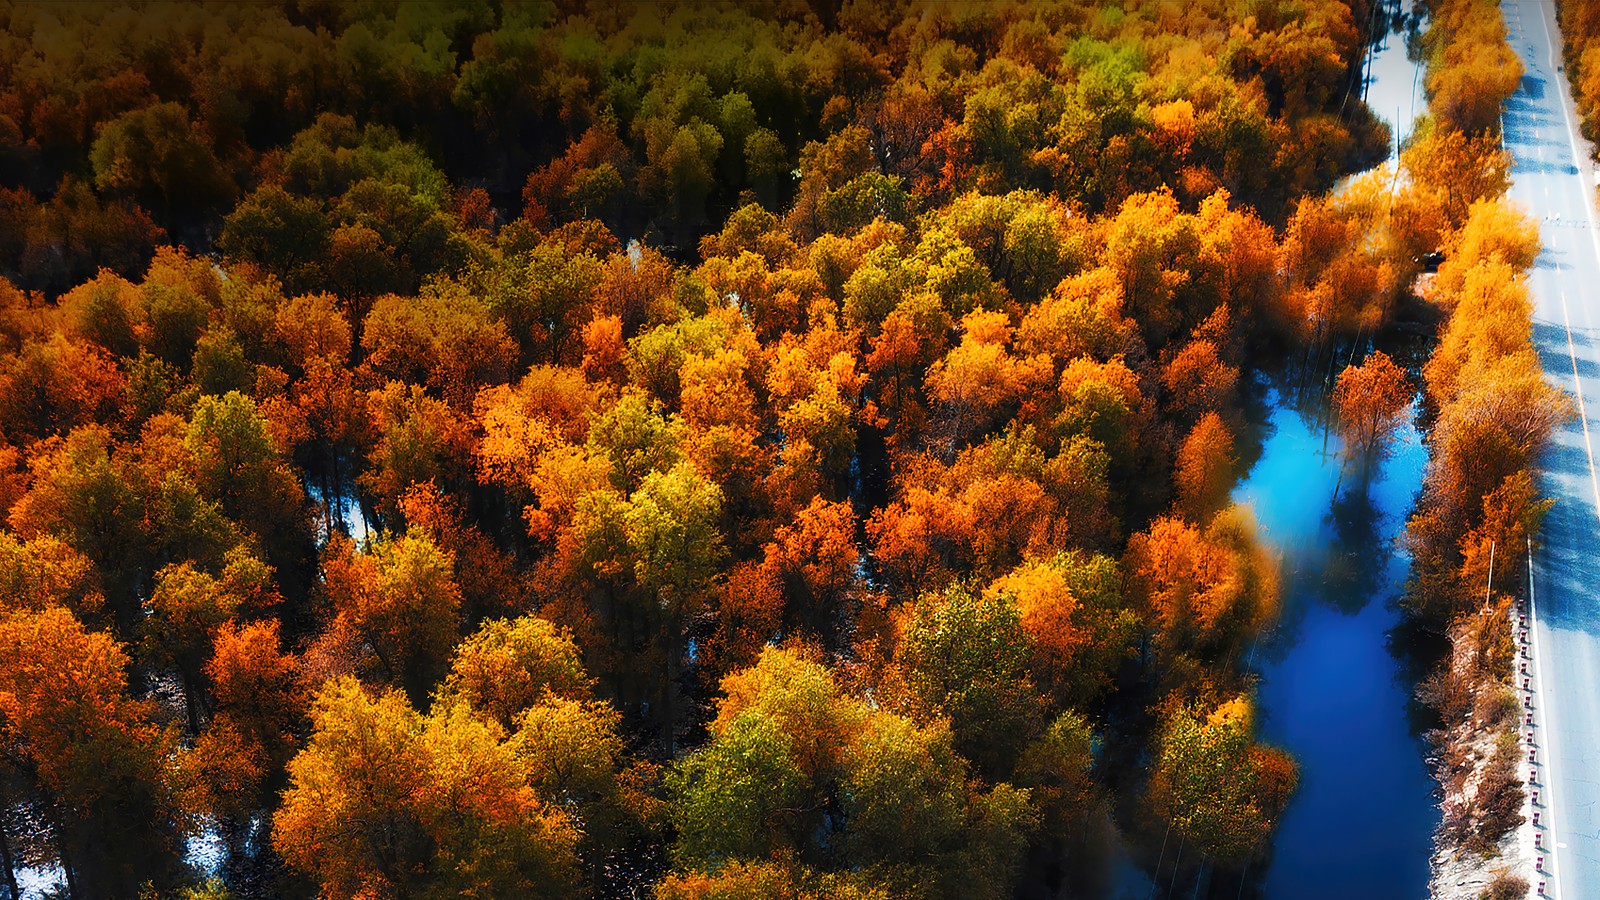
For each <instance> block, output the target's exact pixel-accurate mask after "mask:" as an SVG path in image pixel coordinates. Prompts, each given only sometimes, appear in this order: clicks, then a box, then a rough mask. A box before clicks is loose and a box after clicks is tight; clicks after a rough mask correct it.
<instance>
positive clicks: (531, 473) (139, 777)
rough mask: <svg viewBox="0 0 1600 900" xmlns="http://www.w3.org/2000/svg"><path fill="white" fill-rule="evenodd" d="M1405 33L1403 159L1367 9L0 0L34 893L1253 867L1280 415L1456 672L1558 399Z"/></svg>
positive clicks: (734, 883)
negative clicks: (1427, 451)
mask: <svg viewBox="0 0 1600 900" xmlns="http://www.w3.org/2000/svg"><path fill="white" fill-rule="evenodd" d="M1427 5H1428V7H1429V12H1430V13H1431V19H1430V22H1431V24H1429V26H1428V27H1427V29H1426V31H1425V32H1423V33H1416V30H1415V25H1416V23H1415V22H1414V21H1410V22H1409V24H1411V25H1412V26H1413V34H1412V36H1411V40H1412V41H1413V44H1414V47H1415V52H1416V53H1417V54H1419V55H1420V56H1421V57H1422V58H1424V59H1425V60H1426V61H1427V64H1428V73H1429V74H1428V84H1427V89H1428V92H1429V96H1430V98H1431V100H1432V106H1433V109H1434V113H1433V115H1432V116H1431V117H1424V118H1423V119H1422V120H1420V122H1419V124H1418V127H1417V128H1416V130H1415V132H1414V134H1413V137H1412V138H1411V139H1410V140H1409V141H1408V142H1407V144H1406V146H1405V147H1403V148H1402V151H1401V154H1400V158H1399V163H1398V167H1397V166H1396V165H1393V164H1391V165H1390V166H1387V167H1382V166H1381V165H1380V164H1382V163H1383V161H1384V160H1385V158H1386V157H1387V156H1388V154H1389V152H1390V140H1391V139H1390V133H1389V128H1388V127H1387V126H1386V125H1385V124H1383V123H1381V122H1380V121H1379V120H1378V119H1377V118H1376V117H1375V116H1374V115H1373V114H1372V112H1371V111H1370V110H1369V109H1368V108H1367V107H1366V105H1365V104H1364V103H1363V102H1362V100H1361V80H1362V71H1363V65H1364V63H1365V61H1366V57H1367V54H1368V51H1369V48H1370V46H1371V44H1372V42H1373V41H1374V40H1375V39H1376V38H1377V37H1379V36H1381V35H1382V34H1384V33H1385V32H1387V31H1389V30H1390V29H1391V27H1398V26H1399V25H1401V24H1405V22H1403V21H1401V20H1404V19H1405V17H1402V16H1399V15H1398V13H1396V12H1395V11H1394V10H1392V9H1389V8H1386V7H1380V6H1376V5H1374V3H1373V2H1372V0H1194V2H1187V0H1186V2H1183V3H1173V2H1166V0H1146V2H1127V3H1123V4H1119V5H1110V4H1102V3H1096V2H1088V0H1052V2H1015V3H1011V2H982V3H971V4H964V3H948V2H910V3H895V2H855V0H848V2H844V3H839V2H837V0H813V2H809V3H808V2H802V0H770V2H755V3H751V2H741V3H710V4H702V3H681V4H680V3H664V4H655V3H650V4H639V3H631V2H616V3H605V2H594V3H585V2H571V0H558V2H545V3H538V2H533V3H514V2H509V0H506V2H492V0H436V2H435V0H430V2H395V0H387V2H386V0H364V2H355V3H336V2H327V0H281V2H229V3H198V2H195V3H152V4H140V3H70V4H66V3H31V2H23V0H7V2H0V25H3V28H0V75H3V77H0V516H3V518H0V523H3V526H4V527H3V528H0V802H3V808H0V864H3V865H0V869H3V872H0V878H3V884H0V896H3V895H5V893H6V891H10V892H11V895H12V896H15V895H16V887H17V883H18V882H17V879H18V878H19V877H20V873H23V872H24V871H25V870H29V871H45V872H54V873H57V874H58V875H59V882H60V884H59V890H60V892H61V893H62V894H63V895H64V896H68V897H71V898H102V897H105V898H120V897H135V896H141V897H142V896H153V897H169V896H170V897H189V898H197V897H204V898H222V897H241V898H242V897H313V896H320V897H330V898H355V897H361V898H425V897H441V898H442V897H456V896H474V897H512V896H533V897H545V896H548V897H566V896H597V897H628V896H648V895H651V892H653V895H654V896H655V897H658V898H663V900H667V898H673V900H676V898H743V897H751V898H754V897H782V898H795V900H799V898H824V897H859V898H902V897H905V898H924V897H926V898H944V897H949V898H957V897H961V898H966V897H1011V896H1016V895H1018V893H1019V892H1031V893H1029V894H1028V895H1029V896H1063V897H1068V896H1092V895H1093V891H1094V890H1095V889H1096V885H1097V884H1098V882H1097V881H1096V878H1097V877H1098V876H1097V874H1096V873H1098V872H1099V870H1100V864H1101V862H1102V861H1103V860H1104V859H1105V857H1106V855H1107V854H1108V852H1109V848H1110V847H1111V846H1112V844H1113V843H1116V842H1119V841H1122V842H1126V843H1127V844H1128V845H1129V846H1130V847H1132V848H1133V850H1132V852H1133V854H1134V857H1135V859H1136V860H1138V861H1139V863H1140V864H1141V865H1144V866H1146V867H1148V866H1149V865H1150V864H1152V863H1155V862H1156V860H1155V858H1154V857H1155V850H1156V848H1157V847H1158V846H1160V847H1162V849H1163V853H1165V852H1166V844H1167V842H1168V841H1169V840H1170V842H1171V843H1172V844H1173V845H1177V844H1178V843H1179V842H1180V841H1182V842H1183V845H1184V846H1185V847H1187V848H1189V849H1188V850H1187V852H1188V853H1189V854H1191V856H1190V858H1189V859H1188V860H1186V861H1185V862H1186V864H1187V865H1188V866H1190V867H1194V866H1209V867H1212V869H1213V871H1218V870H1220V871H1223V872H1231V873H1241V874H1238V875H1234V876H1230V877H1238V878H1241V879H1242V877H1243V875H1242V873H1243V872H1245V871H1246V870H1247V869H1248V867H1249V866H1250V864H1251V863H1252V862H1254V861H1258V860H1260V859H1262V858H1263V857H1264V856H1265V855H1266V854H1267V853H1268V852H1269V850H1270V842H1271V832H1272V829H1273V827H1274V825H1275V824H1276V822H1277V820H1278V817H1279V816H1280V814H1281V812H1282V810H1283V809H1284V807H1285V805H1286V803H1287V802H1288V800H1289V797H1290V795H1291V794H1292V792H1293V790H1294V787H1295V784H1296V780H1297V775H1296V766H1295V764H1294V761H1293V759H1292V758H1291V757H1290V756H1289V755H1288V754H1287V753H1285V752H1284V751H1282V750H1279V749H1277V748H1274V747H1271V746H1268V745H1266V744H1264V743H1262V742H1260V741H1259V740H1258V739H1257V734H1256V727H1255V723H1256V718H1257V715H1256V710H1255V708H1254V700H1253V697H1252V690H1251V689H1252V680H1251V674H1250V671H1249V667H1248V665H1247V663H1246V659H1245V657H1246V654H1247V652H1248V650H1249V648H1250V647H1251V645H1252V644H1253V642H1254V641H1255V639H1256V637H1257V636H1258V635H1259V634H1261V633H1262V632H1263V630H1264V629H1267V628H1269V627H1271V625H1272V624H1273V623H1274V622H1275V620H1276V618H1277V614H1278V607H1279V593H1280V591H1279V574H1278V568H1277V563H1276V559H1275V557H1274V554H1273V551H1272V550H1271V548H1270V547H1268V546H1267V545H1266V544H1265V543H1264V542H1263V541H1262V540H1261V538H1260V537H1259V536H1258V535H1257V529H1256V527H1255V525H1254V523H1253V520H1252V517H1251V514H1250V512H1249V511H1248V510H1246V509H1242V508H1238V507H1235V506H1232V505H1230V503H1229V492H1230V490H1231V488H1232V486H1233V483H1234V480H1235V479H1236V477H1237V475H1238V471H1237V461H1238V454H1239V452H1240V447H1239V446H1238V445H1239V444H1240V442H1241V441H1242V437H1241V435H1242V429H1243V427H1244V412H1243V401H1242V397H1243V395H1244V393H1245V389H1246V386H1247V385H1248V383H1249V381H1250V378H1251V377H1252V373H1253V372H1255V371H1257V370H1258V369H1261V368H1271V367H1277V366H1281V365H1284V364H1285V363H1294V362H1298V363H1299V364H1303V365H1304V366H1306V367H1307V370H1308V371H1309V370H1312V369H1315V370H1316V371H1318V372H1321V373H1324V374H1327V375H1328V378H1327V379H1326V380H1327V387H1328V391H1329V394H1330V398H1331V402H1332V403H1333V405H1334V407H1335V408H1336V411H1337V415H1336V419H1337V422H1336V426H1335V427H1336V428H1337V429H1338V431H1339V433H1340V434H1341V435H1342V436H1343V438H1344V444H1345V445H1346V446H1347V448H1348V450H1347V452H1348V453H1349V455H1350V459H1351V462H1350V466H1351V468H1352V471H1353V472H1357V473H1359V472H1361V471H1365V470H1366V469H1367V468H1368V467H1369V464H1370V462H1371V461H1372V460H1374V459H1377V458H1379V457H1381V456H1382V454H1383V453H1384V449H1385V445H1386V442H1387V441H1389V439H1390V437H1391V436H1392V434H1393V432H1394V430H1395V428H1396V427H1398V425H1399V423H1400V422H1401V420H1402V418H1403V417H1404V416H1406V415H1407V414H1408V413H1409V410H1410V408H1411V403H1412V398H1413V397H1414V396H1415V394H1416V390H1417V385H1418V384H1421V385H1422V386H1424V387H1425V390H1424V394H1423V402H1424V403H1425V404H1426V405H1427V408H1428V409H1429V410H1430V414H1431V415H1434V416H1435V417H1436V420H1437V422H1439V423H1440V424H1439V426H1438V429H1439V431H1438V435H1439V436H1438V438H1437V440H1438V441H1439V444H1438V446H1439V448H1442V449H1436V450H1435V456H1436V465H1435V466H1434V468H1432V469H1430V473H1429V480H1428V483H1427V486H1426V490H1425V492H1424V497H1423V499H1422V501H1421V503H1420V505H1419V509H1418V513H1417V518H1416V519H1415V520H1414V522H1413V527H1412V544H1413V552H1414V553H1415V554H1416V555H1417V558H1418V560H1419V564H1418V573H1419V574H1418V575H1417V578H1416V582H1415V584H1414V585H1413V589H1412V590H1411V591H1410V592H1409V593H1408V598H1407V604H1408V609H1410V610H1411V611H1412V612H1413V613H1414V614H1415V615H1416V616H1418V617H1420V618H1422V619H1424V620H1427V621H1430V622H1433V623H1436V624H1438V625H1440V626H1441V627H1442V626H1443V625H1446V624H1448V623H1450V622H1453V621H1455V618H1456V616H1457V614H1458V613H1460V612H1461V611H1462V610H1471V609H1475V608H1476V607H1475V606H1474V603H1475V602H1481V597H1479V596H1478V593H1477V591H1478V588H1476V587H1474V588H1471V589H1469V588H1468V585H1481V583H1482V575H1481V565H1482V564H1481V561H1480V557H1481V555H1482V553H1481V551H1482V548H1483V547H1484V546H1487V542H1489V541H1492V540H1501V541H1507V540H1511V539H1513V537H1514V536H1521V535H1527V534H1531V533H1532V531H1533V529H1534V528H1535V527H1536V523H1537V515H1538V512H1539V510H1540V509H1541V507H1539V506H1538V504H1537V502H1536V500H1537V498H1536V497H1535V495H1534V493H1533V488H1532V482H1531V480H1530V478H1529V474H1528V473H1529V469H1530V467H1531V460H1532V459H1533V458H1534V455H1535V453H1536V449H1537V447H1539V446H1540V444H1541V442H1542V440H1543V436H1544V434H1546V433H1547V432H1548V430H1549V428H1550V427H1551V425H1552V424H1553V423H1555V422H1558V421H1560V419H1561V418H1562V416H1564V415H1566V412H1567V411H1566V408H1565V406H1564V405H1563V403H1562V402H1561V400H1560V398H1558V397H1555V396H1554V395H1552V394H1550V392H1549V389H1548V388H1545V387H1544V386H1543V385H1544V383H1543V381H1542V379H1541V377H1540V375H1539V370H1538V364H1537V358H1536V357H1532V355H1531V354H1532V351H1531V348H1527V340H1528V332H1527V322H1526V316H1527V299H1526V291H1525V287H1524V286H1523V280H1522V279H1523V276H1522V275H1521V272H1522V271H1523V270H1525V269H1526V267H1527V266H1528V265H1529V264H1531V261H1532V256H1533V252H1534V251H1535V250H1536V248H1537V236H1536V233H1530V231H1531V229H1530V226H1529V224H1528V223H1527V222H1525V221H1524V220H1523V219H1522V218H1521V217H1520V214H1519V213H1517V212H1515V211H1514V210H1512V209H1510V208H1509V207H1508V206H1506V205H1505V204H1504V203H1503V202H1502V201H1500V200H1499V195H1500V193H1501V192H1502V191H1503V190H1504V187H1505V184H1506V177H1507V171H1508V166H1509V162H1508V160H1507V158H1506V157H1505V155H1504V153H1503V152H1502V151H1501V150H1500V145H1499V141H1498V135H1497V132H1496V129H1497V128H1498V124H1497V123H1498V119H1497V117H1496V114H1497V112H1498V109H1499V105H1500V103H1501V102H1502V101H1503V100H1504V97H1505V96H1506V95H1507V94H1509V93H1510V91H1511V89H1512V88H1513V87H1514V86H1515V84H1516V78H1517V71H1516V70H1515V66H1516V62H1515V59H1514V57H1513V58H1510V59H1509V60H1508V59H1506V58H1505V57H1503V56H1501V55H1498V53H1499V50H1498V49H1497V48H1503V45H1504V31H1503V28H1502V29H1501V30H1500V31H1499V32H1498V33H1496V32H1494V30H1493V29H1492V28H1490V29H1487V30H1486V27H1485V25H1484V23H1485V22H1486V21H1492V22H1493V23H1496V24H1497V23H1498V22H1499V19H1498V17H1497V14H1495V17H1494V18H1492V19H1489V18H1488V17H1486V16H1485V12H1484V11H1485V9H1487V10H1489V11H1490V12H1491V13H1492V12H1493V4H1492V3H1488V2H1487V0H1435V2H1432V3H1429V4H1427ZM1468 73H1470V77H1469V74H1468ZM1508 79H1509V80H1508ZM1375 167H1376V168H1375ZM1346 179H1348V180H1346ZM1336 183H1337V184H1340V187H1339V189H1338V190H1337V191H1335V190H1333V189H1334V186H1335V185H1336ZM1434 251H1443V252H1444V254H1445V257H1446V262H1445V264H1444V266H1443V267H1441V269H1440V271H1439V272H1438V273H1437V276H1436V282H1435V285H1436V286H1435V288H1434V292H1433V298H1434V303H1433V305H1432V306H1431V307H1429V308H1430V309H1433V310H1434V313H1433V315H1434V316H1435V317H1439V316H1444V317H1446V318H1447V320H1448V321H1447V323H1446V324H1445V325H1444V326H1443V331H1442V332H1441V338H1440V341H1441V342H1440V350H1439V353H1438V354H1436V355H1435V357H1434V359H1433V361H1431V362H1430V363H1429V364H1428V366H1427V368H1426V371H1408V370H1407V369H1406V368H1404V367H1403V366H1401V365H1397V364H1396V362H1395V361H1393V360H1391V359H1390V357H1389V356H1387V355H1385V354H1383V353H1379V352H1371V353H1368V350H1369V349H1370V348H1371V346H1372V340H1373V338H1374V335H1376V334H1378V333H1380V332H1382V331H1383V330H1384V329H1385V328H1386V327H1387V326H1389V325H1390V324H1391V323H1392V322H1393V321H1394V320H1395V318H1396V317H1397V316H1398V315H1401V314H1402V312H1403V311H1404V310H1405V309H1407V308H1408V305H1409V306H1422V305H1425V304H1421V303H1420V301H1417V300H1416V299H1415V297H1414V296H1413V292H1412V287H1413V284H1414V281H1415V279H1416V277H1417V275H1418V273H1419V272H1420V271H1421V269H1422V265H1423V263H1422V261H1423V259H1424V258H1425V257H1427V256H1428V255H1429V254H1430V253H1433V252H1434ZM1412 312H1413V313H1415V310H1412ZM1423 318H1424V319H1426V318H1427V316H1423ZM1334 363H1337V366H1336V368H1330V366H1332V365H1333V364H1334ZM1346 363H1349V365H1348V366H1347V365H1346ZM1319 377H1320V376H1319ZM1491 387H1495V388H1504V390H1502V391H1500V392H1499V396H1500V399H1499V400H1498V401H1497V402H1496V403H1494V404H1490V403H1488V402H1487V401H1486V400H1485V397H1486V396H1487V392H1488V391H1490V390H1491ZM1508 398H1509V399H1508ZM1452 454H1453V455H1452ZM1438 460H1442V462H1438ZM1351 480H1352V482H1353V483H1358V482H1359V480H1360V478H1359V475H1352V478H1351ZM1352 489H1355V488H1352ZM1486 498H1487V499H1486ZM1517 539H1520V537H1517ZM1475 566H1477V567H1478V568H1474V567H1475ZM1464 827H1469V828H1470V827H1475V826H1472V825H1471V823H1469V824H1468V825H1467V826H1464ZM202 838H203V839H204V841H205V842H208V846H212V847H213V848H214V849H213V851H212V852H211V854H210V857H209V859H210V862H209V863H208V864H202V863H201V862H197V857H196V854H195V853H194V852H193V846H194V842H195V841H196V840H198V839H202ZM1168 861H1169V862H1170V857H1168ZM1174 865H1176V864H1174ZM1157 866H1158V867H1159V863H1157ZM1183 871H1184V872H1188V873H1192V872H1193V869H1192V868H1189V869H1185V870H1183ZM1170 877H1171V878H1173V879H1174V880H1175V881H1176V880H1177V879H1178V878H1179V873H1178V872H1176V871H1174V872H1172V873H1171V874H1170ZM1229 884H1230V885H1231V884H1232V882H1229ZM141 892H143V893H141Z"/></svg>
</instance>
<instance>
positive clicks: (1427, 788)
mask: <svg viewBox="0 0 1600 900" xmlns="http://www.w3.org/2000/svg"><path fill="white" fill-rule="evenodd" d="M1370 78H1371V80H1370V81H1369V83H1368V91H1367V102H1368V105H1369V106H1371V108H1372V109H1373V111H1374V112H1375V113H1377V114H1378V115H1379V116H1380V117H1382V118H1384V119H1385V120H1386V121H1388V122H1389V123H1390V126H1391V128H1394V129H1397V131H1398V132H1399V136H1400V137H1402V138H1403V136H1404V132H1405V131H1407V130H1408V126H1409V123H1410V122H1411V121H1412V120H1413V118H1414V116H1415V114H1416V113H1418V112H1420V111H1421V110H1422V108H1423V103H1424V101H1423V100H1422V98H1421V95H1420V85H1419V80H1420V79H1419V77H1418V72H1417V66H1416V65H1414V64H1413V63H1412V62H1411V61H1410V60H1408V59H1407V58H1406V52H1405V42H1404V40H1403V39H1402V37H1401V35H1398V34H1391V35H1390V36H1389V37H1388V38H1387V39H1386V41H1385V43H1384V44H1383V46H1382V47H1381V48H1380V49H1379V50H1378V52H1377V53H1376V54H1375V55H1374V57H1373V60H1372V66H1371V69H1370ZM1411 361H1412V362H1416V360H1411ZM1278 381H1279V385H1273V384H1271V383H1270V381H1268V382H1266V383H1263V384H1261V385H1260V387H1261V388H1262V393H1260V394H1258V399H1259V402H1260V405H1259V406H1258V407H1257V414H1256V415H1255V416H1253V417H1252V418H1255V419H1256V421H1258V422H1261V423H1262V425H1263V430H1262V433H1261V443H1260V456H1259V458H1258V459H1257V460H1256V461H1255V463H1254V465H1252V466H1251V467H1250V469H1249V472H1248V474H1247V475H1246V477H1245V478H1244V480H1243V481H1242V482H1241V483H1240V484H1239V486H1238V487H1237V489H1236V490H1235V492H1234V498H1235V500H1237V501H1239V502H1241V503H1245V504H1248V505H1250V506H1251V507H1252V508H1253V509H1254V510H1255V513H1256V518H1257V521H1258V523H1259V525H1260V527H1261V530H1262V534H1263V536H1264V537H1265V538H1266V539H1267V540H1268V541H1269V542H1270V543H1271V544H1272V545H1273V546H1274V548H1275V549H1276V550H1277V551H1278V552H1279V553H1280V554H1281V558H1282V563H1283V576H1284V604H1283V619H1282V622H1281V624H1280V625H1279V626H1278V628H1277V629H1276V631H1275V632H1274V633H1273V634H1272V635H1271V636H1269V637H1268V638H1267V639H1265V640H1263V641H1262V643H1261V644H1260V646H1259V647H1258V648H1257V650H1256V656H1255V659H1254V660H1253V662H1254V665H1255V667H1256V669H1257V670H1258V671H1259V673H1260V678H1261V680H1260V684H1259V686H1258V690H1257V700H1258V704H1259V709H1260V713H1261V734H1262V738H1263V739H1264V740H1266V741H1268V742H1270V743H1273V744H1276V745H1278V746H1281V747H1283V748H1285V749H1287V750H1288V751H1289V752H1291V753H1292V754H1294V756H1295V759H1296V760H1297V761H1298V762H1299V765H1300V786H1299V790H1298V791H1297V792H1296V794H1295V797H1294V799H1293V800H1292V801H1291V803H1290V805H1289V808H1288V809H1287V811H1286V812H1285V813H1284V817H1283V821H1282V823H1281V825H1280V827H1279V830H1278V833H1277V835H1276V838H1275V840H1274V842H1273V850H1272V854H1271V856H1270V858H1269V860H1268V862H1267V864H1266V865H1267V867H1266V871H1265V873H1264V876H1263V878H1262V881H1261V882H1260V884H1259V896H1261V897H1265V898H1268V900H1278V898H1294V900H1318V898H1347V897H1363V898H1372V900H1382V898H1396V900H1420V898H1422V897H1425V896H1426V895H1427V890H1428V859H1429V856H1430V853H1431V851H1432V846H1433V845H1432V833H1433V830H1434V828H1435V827H1436V826H1437V825H1438V822H1439V812H1438V808H1437V801H1436V797H1435V794H1434V787H1435V786H1434V782H1433V780H1432V778H1431V777H1430V776H1429V773H1428V771H1427V768H1426V765H1425V761H1424V758H1425V753H1426V751H1425V747H1424V745H1423V743H1422V741H1421V740H1420V739H1419V737H1418V736H1417V734H1416V727H1415V725H1414V722H1413V719H1412V716H1411V694H1412V691H1413V687H1414V684H1413V678H1414V675H1413V674H1412V672H1411V669H1410V668H1409V667H1408V666H1407V660H1408V658H1409V657H1408V651H1409V649H1410V648H1408V647H1407V646H1406V644H1407V643H1408V642H1407V640H1406V639H1405V638H1402V637H1399V636H1398V635H1399V634H1400V633H1401V630H1400V629H1399V626H1400V624H1401V623H1400V614H1399V611H1398V609H1397V608H1396V605H1395V603H1394V601H1395V598H1396V597H1397V595H1398V593H1399V591H1400V589H1401V587H1402V586H1403V584H1404V582H1405V579H1406V575H1407V571H1408V560H1407V557H1406V556H1405V554H1404V552H1403V551H1402V550H1401V549H1400V547H1399V546H1398V543H1397V538H1398V537H1399V536H1400V534H1401V532H1402V531H1403V529H1404V525H1405V519H1406V517H1407V516H1408V515H1410V512H1411V508H1412V505H1413V503H1414V501H1415V498H1416V493H1417V491H1418V489H1419V487H1420V485H1421V481H1422V472H1423V467H1424V465H1425V464H1426V460H1427V453H1426V450H1425V449H1424V447H1423V446H1422V442H1421V438H1420V436H1419V434H1418V433H1417V430H1416V428H1415V427H1414V425H1411V424H1409V423H1408V425H1407V427H1406V428H1405V429H1403V431H1402V432H1401V434H1400V435H1399V436H1398V438H1397V440H1396V442H1395V447H1394V449H1393V452H1392V453H1391V454H1390V455H1389V456H1388V458H1386V459H1384V460H1382V461H1381V463H1379V465H1378V467H1377V469H1376V471H1375V472H1374V473H1373V474H1372V477H1371V478H1370V480H1368V481H1367V482H1366V483H1355V484H1352V478H1351V476H1350V474H1349V473H1348V472H1346V473H1345V474H1344V477H1343V479H1342V484H1341V472H1340V469H1341V455H1340V452H1339V451H1340V445H1339V440H1338V436H1337V434H1332V435H1330V434H1328V432H1327V428H1326V424H1325V416H1324V415H1323V414H1322V412H1321V409H1320V401H1319V400H1316V399H1312V400H1308V401H1306V402H1302V403H1290V402H1287V401H1286V392H1285V391H1283V390H1282V389H1281V383H1282V379H1278ZM1297 407H1299V408H1297ZM1336 486H1337V490H1338V498H1337V502H1336V500H1335V490H1336Z"/></svg>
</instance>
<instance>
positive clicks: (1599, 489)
mask: <svg viewBox="0 0 1600 900" xmlns="http://www.w3.org/2000/svg"><path fill="white" fill-rule="evenodd" d="M1557 293H1558V294H1560V296H1561V322H1562V324H1563V325H1565V326H1566V329H1567V358H1568V359H1570V360H1572V386H1573V390H1574V393H1576V394H1577V395H1578V421H1579V422H1581V423H1583V449H1584V453H1585V454H1586V455H1587V456H1588V458H1589V486H1590V487H1591V488H1592V489H1593V490H1594V508H1595V514H1596V515H1597V516H1600V477H1597V476H1596V475H1595V470H1594V446H1593V445H1592V444H1591V443H1590V442H1589V414H1588V412H1586V411H1585V408H1584V403H1583V382H1582V381H1581V380H1579V377H1578V351H1577V350H1576V349H1574V346H1573V343H1572V319H1571V317H1570V316H1568V314H1567V292H1566V291H1564V290H1559V289H1558V290H1557Z"/></svg>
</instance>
